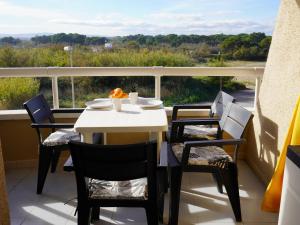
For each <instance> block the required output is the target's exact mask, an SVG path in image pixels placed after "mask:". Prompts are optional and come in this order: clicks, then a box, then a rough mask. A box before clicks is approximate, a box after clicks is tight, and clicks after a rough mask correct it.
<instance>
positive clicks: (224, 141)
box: [184, 139, 246, 148]
mask: <svg viewBox="0 0 300 225" xmlns="http://www.w3.org/2000/svg"><path fill="white" fill-rule="evenodd" d="M245 141H246V140H245V139H219V140H205V141H186V142H184V145H185V147H186V148H191V147H196V146H200V147H201V146H213V145H216V146H219V145H239V144H242V143H243V142H245Z"/></svg>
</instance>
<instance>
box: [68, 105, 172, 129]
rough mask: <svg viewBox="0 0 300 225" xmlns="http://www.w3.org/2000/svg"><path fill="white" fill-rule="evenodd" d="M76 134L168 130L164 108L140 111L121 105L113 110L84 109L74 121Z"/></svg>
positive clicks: (134, 107)
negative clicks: (120, 108)
mask: <svg viewBox="0 0 300 225" xmlns="http://www.w3.org/2000/svg"><path fill="white" fill-rule="evenodd" d="M74 128H75V130H76V131H77V132H80V133H84V132H90V133H91V132H107V133H114V132H115V133H116V132H161V131H167V130H168V120H167V114H166V111H165V110H164V108H157V109H142V108H140V107H139V106H138V105H131V104H122V110H121V111H120V112H117V111H115V110H114V109H89V108H86V109H85V110H84V111H83V113H82V114H81V115H80V116H79V118H78V120H77V121H76V123H75V125H74Z"/></svg>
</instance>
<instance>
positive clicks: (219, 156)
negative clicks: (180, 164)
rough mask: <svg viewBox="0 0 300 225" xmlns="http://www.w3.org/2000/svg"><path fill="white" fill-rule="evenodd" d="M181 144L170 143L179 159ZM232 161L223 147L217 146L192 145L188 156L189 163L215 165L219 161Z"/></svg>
mask: <svg viewBox="0 0 300 225" xmlns="http://www.w3.org/2000/svg"><path fill="white" fill-rule="evenodd" d="M183 146H184V145H183V144H182V143H176V144H173V145H172V149H173V152H174V154H175V156H176V157H177V159H178V160H179V161H181V158H182V153H183ZM229 161H232V158H231V156H230V155H228V154H227V153H226V152H225V151H224V149H223V148H221V147H218V146H205V147H192V148H191V151H190V157H189V162H188V164H189V165H216V164H218V163H220V162H222V163H223V162H229Z"/></svg>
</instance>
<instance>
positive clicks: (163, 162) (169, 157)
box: [159, 142, 180, 168]
mask: <svg viewBox="0 0 300 225" xmlns="http://www.w3.org/2000/svg"><path fill="white" fill-rule="evenodd" d="M178 166H180V163H179V162H178V159H177V158H176V156H175V155H174V153H173V151H172V149H171V145H169V144H168V143H167V142H163V143H162V145H161V150H160V162H159V167H160V168H161V167H178Z"/></svg>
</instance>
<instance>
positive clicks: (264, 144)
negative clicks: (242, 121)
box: [247, 100, 280, 171]
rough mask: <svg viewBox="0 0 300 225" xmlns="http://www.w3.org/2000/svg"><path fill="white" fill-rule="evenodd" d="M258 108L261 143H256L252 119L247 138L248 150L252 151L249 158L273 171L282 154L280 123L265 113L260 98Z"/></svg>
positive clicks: (261, 166)
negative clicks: (279, 140)
mask: <svg viewBox="0 0 300 225" xmlns="http://www.w3.org/2000/svg"><path fill="white" fill-rule="evenodd" d="M256 108H257V114H256V115H255V116H257V118H258V122H259V123H260V134H259V137H258V138H259V140H258V141H259V143H260V145H257V144H256V141H255V130H254V125H253V121H252V122H251V124H250V126H249V130H248V138H247V146H248V150H247V152H250V153H251V155H249V154H248V153H247V158H248V159H250V161H251V160H253V162H255V161H257V162H259V164H260V168H266V169H267V170H268V171H273V170H274V168H275V166H276V164H277V160H278V157H279V155H280V150H279V148H278V125H277V124H276V123H275V122H274V121H272V120H270V119H269V118H268V117H266V116H264V115H263V113H262V110H261V105H260V101H259V100H258V101H257V105H256ZM250 148H251V150H250ZM256 169H258V168H256Z"/></svg>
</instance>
